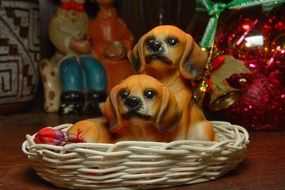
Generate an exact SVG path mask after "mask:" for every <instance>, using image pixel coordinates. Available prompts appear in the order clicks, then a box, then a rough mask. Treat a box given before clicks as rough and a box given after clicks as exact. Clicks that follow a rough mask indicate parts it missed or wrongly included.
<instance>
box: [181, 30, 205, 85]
mask: <svg viewBox="0 0 285 190" xmlns="http://www.w3.org/2000/svg"><path fill="white" fill-rule="evenodd" d="M186 39H187V42H186V46H185V50H184V53H183V55H182V58H181V60H180V73H181V74H182V76H183V77H184V78H186V79H189V80H193V79H195V78H196V77H197V76H199V75H200V74H201V73H202V71H203V69H204V67H205V64H206V62H207V52H206V51H203V50H202V49H201V48H200V47H199V46H198V45H197V44H196V42H195V41H194V40H193V38H192V36H190V35H189V34H186Z"/></svg>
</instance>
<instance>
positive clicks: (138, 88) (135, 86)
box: [69, 74, 215, 143]
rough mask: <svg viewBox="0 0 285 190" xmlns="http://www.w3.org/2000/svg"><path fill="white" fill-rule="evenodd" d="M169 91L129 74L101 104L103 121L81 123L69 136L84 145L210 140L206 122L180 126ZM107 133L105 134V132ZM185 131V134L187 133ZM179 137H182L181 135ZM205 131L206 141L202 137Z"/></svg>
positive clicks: (147, 78) (179, 111) (146, 78)
mask: <svg viewBox="0 0 285 190" xmlns="http://www.w3.org/2000/svg"><path fill="white" fill-rule="evenodd" d="M178 105H179V104H178V102H177V100H176V98H175V96H174V94H173V92H172V91H171V90H170V89H169V88H168V87H167V86H165V85H164V84H163V83H161V82H160V81H158V80H157V79H155V78H153V77H151V76H148V75H143V74H142V75H133V76H130V77H128V78H127V79H126V80H124V81H123V82H122V83H120V84H119V85H116V86H115V87H114V88H113V89H112V90H111V93H110V95H109V97H108V98H107V101H106V102H105V103H104V104H103V105H102V112H103V115H104V116H105V119H93V120H91V119H90V120H83V121H80V122H78V123H76V124H75V125H74V126H73V127H71V128H70V129H69V133H72V134H74V135H77V136H79V137H80V138H84V139H85V140H86V141H87V142H100V143H108V142H117V141H122V140H143V141H159V142H170V141H174V140H181V139H199V140H213V139H214V136H215V133H214V131H213V129H212V126H211V125H210V124H209V122H206V124H201V125H203V126H204V127H203V128H202V129H203V130H201V127H200V124H199V125H196V126H192V128H191V129H190V128H188V127H189V126H184V125H185V124H186V123H185V122H184V121H183V120H182V115H183V110H182V109H181V107H180V106H178ZM108 131H109V133H108ZM188 131H189V133H187V132H188ZM183 132H186V133H187V134H183V138H182V137H181V134H182V133H183ZM206 132H207V135H206V136H207V138H204V136H205V134H204V133H206Z"/></svg>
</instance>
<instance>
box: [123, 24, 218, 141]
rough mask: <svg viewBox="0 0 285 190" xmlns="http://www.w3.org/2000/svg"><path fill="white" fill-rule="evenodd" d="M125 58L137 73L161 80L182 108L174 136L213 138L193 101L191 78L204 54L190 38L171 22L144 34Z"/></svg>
mask: <svg viewBox="0 0 285 190" xmlns="http://www.w3.org/2000/svg"><path fill="white" fill-rule="evenodd" d="M128 58H129V60H130V62H131V63H132V65H133V67H134V69H135V71H136V72H137V73H145V74H148V75H151V76H153V77H154V78H156V79H158V80H160V81H161V82H162V83H164V84H165V85H166V86H167V87H168V88H169V89H170V90H171V91H172V92H173V93H174V95H175V97H176V99H177V101H178V105H179V108H180V109H181V110H183V115H182V121H181V126H182V129H180V130H179V134H178V135H177V139H188V137H191V139H198V140H214V137H215V135H214V130H213V127H212V126H211V124H210V122H208V121H207V120H206V119H205V116H204V114H203V112H202V110H201V109H200V108H199V106H198V105H197V104H196V103H195V101H194V99H193V96H192V90H191V84H190V81H191V80H193V79H195V78H196V77H198V76H199V75H200V74H201V73H202V71H203V69H204V66H205V64H206V61H207V53H206V52H204V51H202V50H201V49H200V48H199V46H198V45H197V44H196V43H195V41H194V40H193V38H192V37H191V36H190V35H189V34H187V33H185V32H183V31H182V30H180V29H179V28H177V27H175V26H171V25H163V26H158V27H155V28H154V29H152V30H151V31H149V32H148V33H146V34H145V35H143V36H142V37H141V38H140V39H139V41H138V43H137V44H136V45H135V47H134V48H133V50H132V51H130V52H129V53H128Z"/></svg>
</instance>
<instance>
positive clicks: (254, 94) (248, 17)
mask: <svg viewBox="0 0 285 190" xmlns="http://www.w3.org/2000/svg"><path fill="white" fill-rule="evenodd" d="M222 26H224V27H221V28H220V30H219V32H218V33H217V38H216V47H217V48H218V49H219V50H222V51H223V52H224V53H225V54H230V55H232V56H234V57H235V58H238V59H241V60H242V61H244V63H245V65H246V66H247V67H248V68H249V69H251V71H252V73H251V75H248V74H247V75H234V76H232V77H231V78H230V79H229V83H230V84H233V87H237V86H238V87H240V88H241V90H242V93H241V96H240V99H239V100H238V101H237V102H236V103H235V104H234V105H232V106H230V107H229V108H227V109H225V110H222V111H219V112H216V114H217V115H218V116H220V117H222V118H223V119H225V120H227V121H230V122H232V123H236V124H240V125H242V126H244V127H246V128H248V129H257V130H260V129H262V130H270V129H272V130H273V129H285V117H284V115H285V4H284V5H282V6H280V7H278V8H276V9H274V10H272V11H271V12H270V13H269V14H268V15H267V17H266V18H265V16H264V14H263V13H262V12H260V11H259V10H258V8H254V9H250V10H249V9H247V10H240V11H238V12H233V13H232V14H231V15H230V16H229V17H228V19H227V20H226V21H225V22H224V23H223V24H222ZM228 26H231V27H228Z"/></svg>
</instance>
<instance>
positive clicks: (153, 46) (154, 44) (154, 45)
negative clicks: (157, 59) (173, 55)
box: [146, 39, 163, 53]
mask: <svg viewBox="0 0 285 190" xmlns="http://www.w3.org/2000/svg"><path fill="white" fill-rule="evenodd" d="M146 45H147V47H148V48H149V49H150V50H151V51H153V52H154V53H157V52H163V47H162V43H161V42H158V41H156V40H154V39H149V40H148V41H147V42H146Z"/></svg>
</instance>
